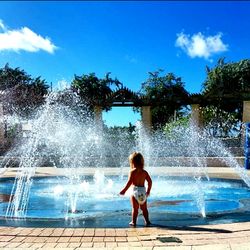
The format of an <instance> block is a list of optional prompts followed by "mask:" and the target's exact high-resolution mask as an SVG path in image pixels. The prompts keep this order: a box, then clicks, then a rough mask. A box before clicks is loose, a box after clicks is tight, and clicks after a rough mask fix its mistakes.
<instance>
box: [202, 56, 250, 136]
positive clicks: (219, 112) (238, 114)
mask: <svg viewBox="0 0 250 250" xmlns="http://www.w3.org/2000/svg"><path fill="white" fill-rule="evenodd" d="M206 71H207V77H206V80H205V82H204V84H203V90H202V94H203V97H204V99H205V100H206V101H207V103H208V104H209V105H208V107H207V108H206V109H204V111H203V113H204V117H205V120H204V121H205V124H207V125H211V124H215V123H216V122H217V123H223V122H222V120H224V121H227V124H226V123H225V122H224V123H223V124H224V125H223V126H224V128H225V131H223V133H222V132H221V133H219V132H218V131H217V132H216V131H213V132H212V133H213V134H221V135H223V136H227V135H229V134H230V133H231V132H232V131H231V130H235V129H236V127H237V124H239V122H240V121H241V120H242V111H243V100H244V99H246V98H248V99H249V97H250V60H248V59H246V60H241V61H239V62H231V63H225V60H224V58H221V59H219V61H218V62H217V65H216V66H215V67H214V68H213V69H210V68H209V67H207V68H206ZM215 130H216V127H215ZM220 131H222V130H221V129H220Z"/></svg>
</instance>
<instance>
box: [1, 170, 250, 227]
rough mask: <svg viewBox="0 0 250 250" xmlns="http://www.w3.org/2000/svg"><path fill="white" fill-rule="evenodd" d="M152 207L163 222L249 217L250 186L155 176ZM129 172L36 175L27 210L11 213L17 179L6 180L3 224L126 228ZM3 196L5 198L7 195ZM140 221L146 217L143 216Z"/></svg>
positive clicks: (154, 219) (155, 217) (3, 182)
mask: <svg viewBox="0 0 250 250" xmlns="http://www.w3.org/2000/svg"><path fill="white" fill-rule="evenodd" d="M152 179H153V188H152V192H151V195H150V197H149V198H148V208H149V212H150V217H151V220H152V222H153V223H156V224H158V225H165V226H167V225H191V224H211V223H222V222H236V221H244V220H249V218H250V215H249V211H250V190H249V188H248V187H246V186H245V185H244V183H243V182H241V181H233V180H225V179H210V180H209V181H208V180H207V179H205V178H204V179H195V178H193V177H153V178H152ZM126 180H127V177H122V176H106V177H105V176H104V175H100V174H99V175H96V176H85V177H82V178H78V179H77V180H72V179H71V180H70V179H68V178H65V177H53V178H48V177H46V178H34V179H33V181H32V185H31V190H30V197H29V201H28V209H27V213H26V215H25V218H24V217H23V215H21V214H19V213H18V211H17V212H16V213H15V216H14V217H15V218H8V217H6V210H7V207H8V200H9V199H10V198H11V190H12V187H13V183H14V179H11V178H9V179H1V180H0V192H1V196H0V199H1V200H0V201H1V202H0V217H1V220H0V224H1V225H20V226H25V225H32V226H50V227H56V226H69V227H71V226H72V227H79V226H88V227H91V226H93V227H97V226H98V227H120V226H127V223H128V222H129V220H130V210H131V206H130V201H129V196H130V195H131V190H128V192H127V193H126V195H125V196H120V195H119V191H120V190H121V189H122V187H123V186H124V185H125V183H126ZM1 197H2V198H1ZM139 217H140V218H139V224H141V225H143V220H142V218H141V216H139Z"/></svg>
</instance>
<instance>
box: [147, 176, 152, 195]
mask: <svg viewBox="0 0 250 250" xmlns="http://www.w3.org/2000/svg"><path fill="white" fill-rule="evenodd" d="M146 181H147V182H148V189H147V192H146V195H147V196H149V195H150V191H151V188H152V179H151V177H150V175H149V174H148V173H147V175H146Z"/></svg>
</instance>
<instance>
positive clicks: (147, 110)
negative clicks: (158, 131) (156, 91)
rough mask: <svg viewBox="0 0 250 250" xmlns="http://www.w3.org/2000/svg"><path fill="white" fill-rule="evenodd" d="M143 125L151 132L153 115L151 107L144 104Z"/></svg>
mask: <svg viewBox="0 0 250 250" xmlns="http://www.w3.org/2000/svg"><path fill="white" fill-rule="evenodd" d="M142 125H143V127H144V128H145V129H146V130H147V131H148V132H150V131H151V129H152V116H151V107H150V106H142Z"/></svg>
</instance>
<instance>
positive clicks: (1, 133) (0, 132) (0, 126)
mask: <svg viewBox="0 0 250 250" xmlns="http://www.w3.org/2000/svg"><path fill="white" fill-rule="evenodd" d="M5 139H6V138H5V128H4V120H3V104H2V103H0V148H3V147H4V144H5Z"/></svg>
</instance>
